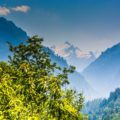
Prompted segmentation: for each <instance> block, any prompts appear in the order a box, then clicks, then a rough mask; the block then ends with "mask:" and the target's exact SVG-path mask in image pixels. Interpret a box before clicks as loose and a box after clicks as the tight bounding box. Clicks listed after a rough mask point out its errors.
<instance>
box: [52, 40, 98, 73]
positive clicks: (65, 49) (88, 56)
mask: <svg viewBox="0 0 120 120" xmlns="http://www.w3.org/2000/svg"><path fill="white" fill-rule="evenodd" d="M51 48H52V49H53V50H54V51H55V53H56V54H58V55H60V56H62V57H64V58H65V59H66V60H67V61H68V64H71V65H74V66H76V69H77V71H79V72H81V71H82V70H83V69H85V68H86V67H87V66H88V65H89V64H90V63H91V62H93V61H94V60H95V59H96V57H95V55H94V53H93V52H92V51H83V50H80V49H79V48H78V47H76V46H74V45H73V44H71V43H69V42H65V43H64V45H63V46H62V47H56V46H52V47H51Z"/></svg>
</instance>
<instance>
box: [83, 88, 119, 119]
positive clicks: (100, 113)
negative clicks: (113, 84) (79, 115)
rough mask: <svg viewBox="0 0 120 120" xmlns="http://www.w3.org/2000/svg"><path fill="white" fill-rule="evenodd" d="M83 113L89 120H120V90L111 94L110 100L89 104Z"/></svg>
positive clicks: (94, 101)
mask: <svg viewBox="0 0 120 120" xmlns="http://www.w3.org/2000/svg"><path fill="white" fill-rule="evenodd" d="M83 111H84V113H86V114H88V115H89V120H120V88H117V89H116V90H115V91H114V92H111V93H110V96H109V98H108V99H103V100H101V99H97V100H93V101H90V102H87V103H86V105H85V107H84V110H83Z"/></svg>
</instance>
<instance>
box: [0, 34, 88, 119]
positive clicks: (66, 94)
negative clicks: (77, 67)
mask: <svg viewBox="0 0 120 120" xmlns="http://www.w3.org/2000/svg"><path fill="white" fill-rule="evenodd" d="M42 41H43V40H42V39H41V38H39V37H38V36H33V37H32V38H29V39H28V40H27V42H26V43H24V44H23V43H21V44H20V45H18V46H15V47H14V46H13V45H11V44H9V47H10V51H11V52H12V56H11V57H9V63H5V62H1V63H0V120H83V119H84V120H85V119H87V117H85V116H83V115H82V114H81V112H80V110H81V109H82V106H83V101H84V99H83V95H82V94H77V93H76V92H75V91H74V90H70V89H66V87H65V86H66V85H67V84H68V83H69V82H68V73H72V72H73V71H74V67H72V66H71V67H70V68H69V69H68V68H64V69H61V68H60V67H58V66H57V65H56V64H54V63H52V62H51V60H50V59H49V55H48V53H46V52H45V50H44V47H43V45H42ZM56 70H57V73H56ZM58 71H59V72H58Z"/></svg>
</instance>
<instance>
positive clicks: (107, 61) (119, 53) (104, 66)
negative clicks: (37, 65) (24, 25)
mask: <svg viewBox="0 0 120 120" xmlns="http://www.w3.org/2000/svg"><path fill="white" fill-rule="evenodd" d="M27 38H28V35H27V33H26V32H25V31H24V30H22V29H21V28H18V27H17V26H16V25H15V24H14V23H13V22H12V21H8V20H6V19H5V18H2V17H1V18H0V60H1V61H2V60H6V61H7V56H8V54H10V53H9V50H8V46H7V43H6V41H9V42H11V43H14V44H16V45H17V44H19V43H20V42H24V41H25V40H26V39H27ZM45 48H46V50H47V51H49V52H50V58H51V59H52V61H53V62H56V63H57V64H58V65H59V66H61V67H68V66H69V64H72V65H75V66H77V69H79V66H80V64H81V66H82V64H83V66H84V67H85V66H87V65H88V66H87V67H86V68H85V69H84V70H83V72H82V73H79V72H77V71H75V72H74V73H73V74H71V75H69V79H70V82H71V84H70V87H72V88H74V89H76V90H77V91H79V92H80V91H83V93H84V95H85V96H86V98H87V99H92V98H96V97H106V96H108V95H109V93H110V92H111V91H112V90H114V89H115V88H117V87H120V44H117V45H115V46H113V47H112V48H108V49H107V50H106V51H105V52H103V53H102V54H101V55H100V57H98V58H97V59H96V58H95V56H94V54H93V53H92V52H83V51H81V50H80V49H79V48H77V47H75V46H74V45H72V44H70V43H69V42H66V43H65V46H64V47H63V48H64V49H62V51H59V53H61V52H62V54H63V55H64V58H63V57H61V56H59V54H57V52H56V49H57V48H56V47H52V48H47V47H45ZM54 50H55V51H54ZM95 59H96V60H95ZM91 62H92V63H91ZM83 66H82V67H81V68H84V67H83ZM81 68H80V69H81Z"/></svg>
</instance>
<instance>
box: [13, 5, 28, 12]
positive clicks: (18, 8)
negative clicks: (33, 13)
mask: <svg viewBox="0 0 120 120" xmlns="http://www.w3.org/2000/svg"><path fill="white" fill-rule="evenodd" d="M12 10H13V11H15V12H24V13H26V12H28V11H29V10H30V7H29V6H26V5H22V6H16V7H14V8H12Z"/></svg>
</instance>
